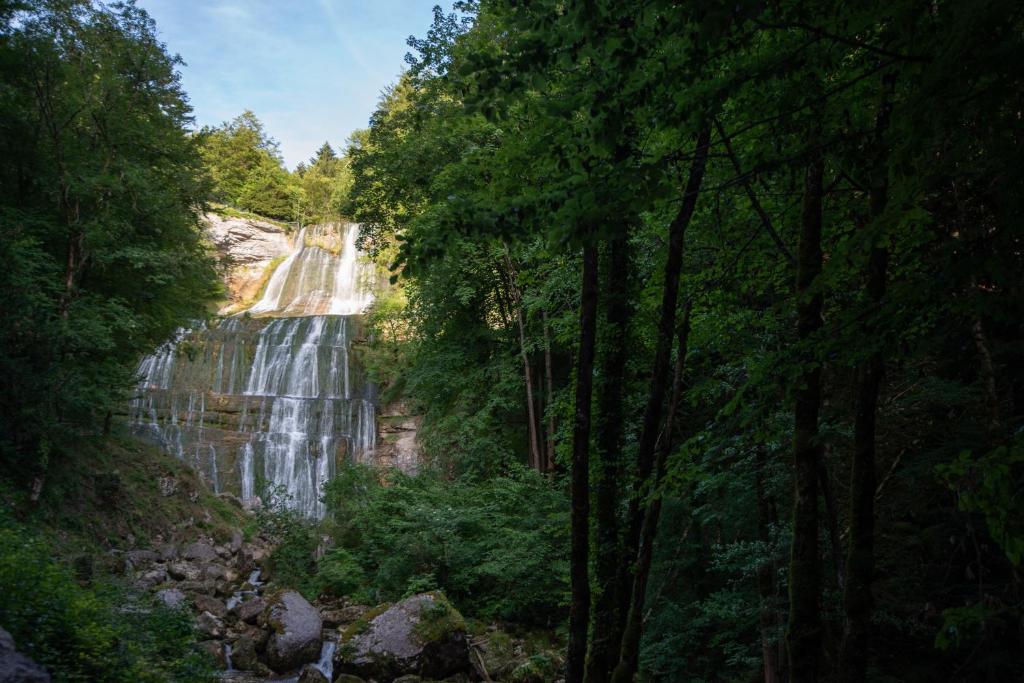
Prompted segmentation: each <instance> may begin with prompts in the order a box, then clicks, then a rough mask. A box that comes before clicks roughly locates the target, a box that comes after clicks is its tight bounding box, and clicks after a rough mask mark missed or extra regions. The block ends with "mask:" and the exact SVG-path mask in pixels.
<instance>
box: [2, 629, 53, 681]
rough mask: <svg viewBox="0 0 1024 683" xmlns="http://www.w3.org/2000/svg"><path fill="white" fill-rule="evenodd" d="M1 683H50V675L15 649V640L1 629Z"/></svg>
mask: <svg viewBox="0 0 1024 683" xmlns="http://www.w3.org/2000/svg"><path fill="white" fill-rule="evenodd" d="M0 683H50V674H48V673H46V670H45V669H44V668H43V667H41V666H39V665H38V664H36V663H35V662H33V661H32V660H31V659H29V658H28V657H26V656H25V655H23V654H21V653H20V652H18V650H17V648H15V647H14V638H13V637H12V636H11V634H10V633H8V632H7V631H5V630H4V629H2V628H0Z"/></svg>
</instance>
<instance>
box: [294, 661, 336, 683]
mask: <svg viewBox="0 0 1024 683" xmlns="http://www.w3.org/2000/svg"><path fill="white" fill-rule="evenodd" d="M299 683H331V681H329V680H328V679H327V676H324V673H323V671H321V670H320V669H318V668H316V665H314V664H307V665H306V666H304V667H302V672H301V673H299Z"/></svg>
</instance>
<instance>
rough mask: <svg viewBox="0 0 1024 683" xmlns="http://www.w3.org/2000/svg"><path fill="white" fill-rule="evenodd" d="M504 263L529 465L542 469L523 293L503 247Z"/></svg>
mask: <svg viewBox="0 0 1024 683" xmlns="http://www.w3.org/2000/svg"><path fill="white" fill-rule="evenodd" d="M505 264H506V265H507V266H508V281H509V287H510V288H511V290H512V298H513V299H514V301H513V304H514V305H515V308H516V322H517V323H518V325H519V355H520V356H521V357H522V359H523V378H524V381H525V384H526V419H527V421H528V422H529V425H530V426H529V430H528V434H529V438H530V467H532V468H534V469H535V470H537V471H538V472H540V471H542V469H543V468H542V458H541V454H540V439H539V436H538V434H537V411H536V410H535V408H534V401H533V373H532V372H531V370H530V354H529V353H527V352H526V325H525V324H524V323H523V293H522V292H521V291H520V289H519V285H518V283H516V270H515V268H514V267H513V265H512V257H511V256H509V254H508V247H506V248H505Z"/></svg>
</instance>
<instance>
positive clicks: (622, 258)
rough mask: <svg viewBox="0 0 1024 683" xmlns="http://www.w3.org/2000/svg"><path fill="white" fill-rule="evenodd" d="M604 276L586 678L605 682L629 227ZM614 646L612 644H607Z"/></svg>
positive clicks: (611, 624) (611, 653) (614, 564)
mask: <svg viewBox="0 0 1024 683" xmlns="http://www.w3.org/2000/svg"><path fill="white" fill-rule="evenodd" d="M608 252H609V253H608V274H607V277H606V280H605V282H606V287H605V289H606V291H607V292H608V295H607V297H606V299H607V302H608V305H607V313H606V324H605V325H604V326H603V328H604V330H603V334H602V338H603V343H602V344H601V347H602V349H601V350H602V353H601V357H600V364H601V369H600V372H599V376H600V377H601V388H600V395H599V397H598V404H597V424H596V429H595V431H596V437H595V441H596V445H597V451H598V454H599V457H600V460H599V462H598V472H599V474H598V481H597V486H596V488H597V500H596V505H597V511H596V514H595V520H594V522H595V526H596V529H595V534H594V540H595V543H596V546H597V547H596V548H595V549H594V556H595V561H594V573H595V580H596V584H597V590H598V593H597V596H596V600H595V602H594V615H593V633H592V634H591V642H590V654H589V657H588V659H587V676H586V680H587V683H605V681H607V680H608V677H609V675H610V674H611V671H612V669H613V668H614V667H615V662H616V661H617V660H618V655H619V651H618V644H619V642H620V638H621V634H620V632H619V628H620V627H619V624H620V623H621V619H620V616H619V614H618V606H619V605H618V593H617V592H616V588H615V581H616V578H617V576H618V568H619V560H620V558H621V550H622V549H621V543H620V541H621V538H620V529H619V515H618V505H619V501H620V500H621V498H620V496H621V492H622V433H623V423H624V418H623V385H624V384H625V372H626V361H627V360H628V356H629V350H630V345H629V343H628V341H627V340H628V338H629V320H630V317H631V313H632V308H631V298H632V297H631V282H632V275H631V273H632V267H633V264H632V257H631V254H630V253H629V233H628V231H623V233H622V234H621V235H617V236H616V237H615V239H613V240H612V241H611V244H610V245H609V249H608ZM610 646H612V647H614V649H612V647H610Z"/></svg>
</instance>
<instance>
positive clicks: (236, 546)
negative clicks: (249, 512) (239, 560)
mask: <svg viewBox="0 0 1024 683" xmlns="http://www.w3.org/2000/svg"><path fill="white" fill-rule="evenodd" d="M228 547H229V548H230V549H231V554H232V555H234V554H237V553H238V551H239V550H241V549H242V532H241V531H238V530H235V531H232V532H231V543H229V544H228Z"/></svg>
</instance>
